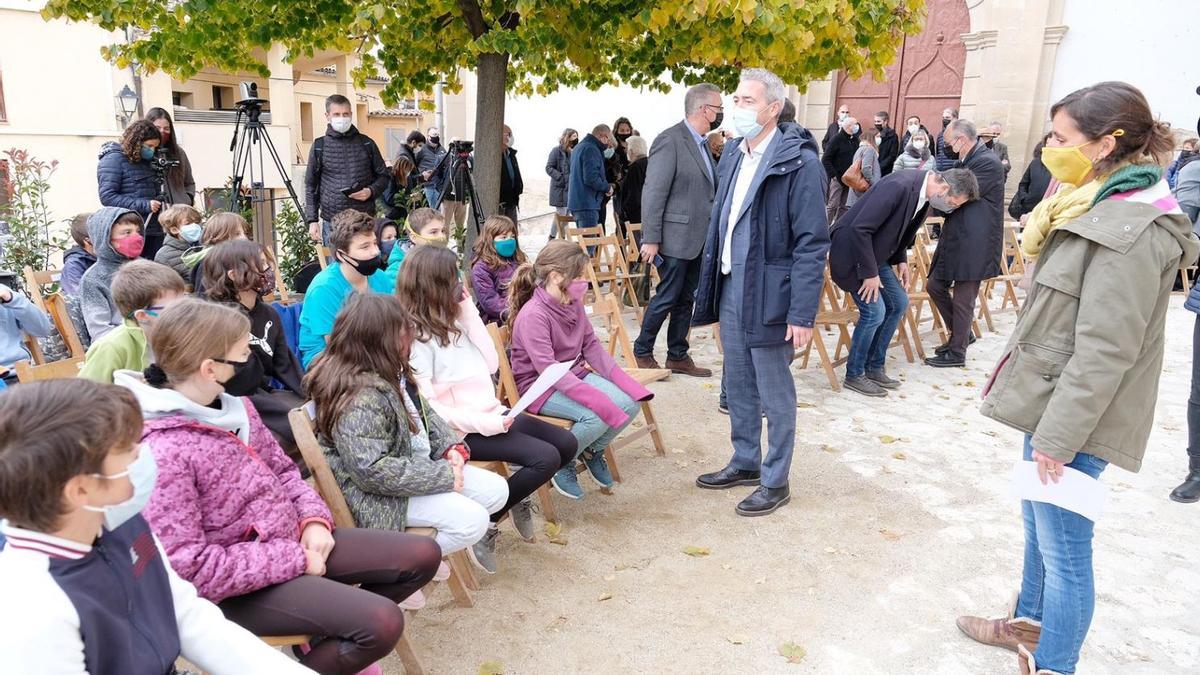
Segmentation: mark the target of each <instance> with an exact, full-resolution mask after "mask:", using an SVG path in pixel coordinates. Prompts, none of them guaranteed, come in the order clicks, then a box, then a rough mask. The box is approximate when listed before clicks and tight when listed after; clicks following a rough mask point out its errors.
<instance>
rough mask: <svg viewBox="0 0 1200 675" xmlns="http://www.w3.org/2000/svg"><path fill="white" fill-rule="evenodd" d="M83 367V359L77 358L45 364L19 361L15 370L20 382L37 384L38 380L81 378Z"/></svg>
mask: <svg viewBox="0 0 1200 675" xmlns="http://www.w3.org/2000/svg"><path fill="white" fill-rule="evenodd" d="M82 366H83V357H82V356H76V357H72V358H69V359H63V360H61V361H51V362H50V363H45V364H40V365H38V364H33V363H30V362H29V361H17V362H16V363H15V364H13V370H15V371H16V373H17V380H18V381H20V382H36V381H38V380H63V379H67V378H70V377H79V369H80V368H81V367H82Z"/></svg>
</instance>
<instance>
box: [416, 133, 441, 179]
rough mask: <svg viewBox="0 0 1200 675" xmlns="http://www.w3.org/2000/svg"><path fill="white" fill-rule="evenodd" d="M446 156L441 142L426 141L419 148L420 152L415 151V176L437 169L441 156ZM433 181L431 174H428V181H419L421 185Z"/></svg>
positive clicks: (418, 176)
mask: <svg viewBox="0 0 1200 675" xmlns="http://www.w3.org/2000/svg"><path fill="white" fill-rule="evenodd" d="M445 156H446V148H445V147H443V146H442V144H441V143H438V144H437V145H434V144H433V143H426V144H425V147H423V148H421V152H418V153H417V157H416V161H415V162H413V164H415V165H416V167H417V178H418V179H419V178H420V176H421V174H423V173H425V172H426V171H433V170H434V169H437V166H438V164H440V163H441V162H442V158H443V157H445ZM432 182H433V174H432V173H431V174H429V180H428V181H424V180H422V181H421V184H422V185H427V184H430V183H432Z"/></svg>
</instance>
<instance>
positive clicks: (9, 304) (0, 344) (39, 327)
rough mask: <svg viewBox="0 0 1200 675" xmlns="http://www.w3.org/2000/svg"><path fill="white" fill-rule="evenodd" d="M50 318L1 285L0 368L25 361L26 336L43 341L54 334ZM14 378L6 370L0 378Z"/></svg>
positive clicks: (10, 372) (26, 354) (21, 296)
mask: <svg viewBox="0 0 1200 675" xmlns="http://www.w3.org/2000/svg"><path fill="white" fill-rule="evenodd" d="M53 330H54V327H53V326H51V325H50V317H48V316H46V313H45V312H43V311H42V310H40V309H38V306H37V305H35V304H33V302H32V301H31V300H30V299H29V298H27V297H25V296H24V295H23V294H21V293H19V292H17V291H14V290H13V289H11V288H9V287H8V286H5V285H4V284H0V366H5V367H11V366H12V364H14V363H16V362H17V361H28V360H29V359H30V354H29V350H28V349H27V348H26V346H25V334H26V333H28V334H30V335H32V336H34V337H46V336H47V335H49V334H50V333H51V332H53ZM16 376H17V374H16V373H15V372H13V371H12V370H8V371H7V372H6V373H5V374H4V375H2V377H4V378H5V379H9V380H14V381H15V380H16Z"/></svg>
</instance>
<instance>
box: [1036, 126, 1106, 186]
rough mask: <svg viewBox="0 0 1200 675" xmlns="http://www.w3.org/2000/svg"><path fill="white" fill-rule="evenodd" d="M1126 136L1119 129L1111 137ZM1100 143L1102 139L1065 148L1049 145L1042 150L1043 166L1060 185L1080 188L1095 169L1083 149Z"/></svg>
mask: <svg viewBox="0 0 1200 675" xmlns="http://www.w3.org/2000/svg"><path fill="white" fill-rule="evenodd" d="M1124 134H1125V131H1124V130H1122V129H1117V130H1116V131H1114V132H1112V134H1111V135H1112V136H1114V137H1119V136H1123V135H1124ZM1099 142H1100V139H1096V140H1094V141H1091V142H1089V143H1083V144H1081V145H1072V146H1070V147H1064V148H1055V147H1051V146H1049V145H1047V146H1046V147H1044V148H1042V164H1044V165H1045V166H1046V170H1047V171H1049V172H1050V175H1051V176H1054V177H1055V178H1056V179H1057V180H1058V181H1059V182H1060V183H1069V184H1071V185H1074V186H1076V187H1078V186H1079V185H1080V184H1082V183H1083V181H1084V179H1085V178H1087V175H1088V174H1089V173H1091V172H1092V169H1093V168H1094V167H1095V164H1094V162H1093V160H1091V159H1090V158H1089V157H1088V156H1087V155H1085V154H1083V148H1086V147H1087V146H1089V145H1093V144H1095V143H1099Z"/></svg>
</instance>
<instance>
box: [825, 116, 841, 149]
mask: <svg viewBox="0 0 1200 675" xmlns="http://www.w3.org/2000/svg"><path fill="white" fill-rule="evenodd" d="M841 130H842V123H841V122H839V121H838V120H834V121H832V122H830V123H829V128H828V129H826V130H825V136H824V137H823V138H822V139H821V154H822V155H823V154H825V148H827V147H829V141H830V139H832V138H833V137H834V136H836V135H837V133H838V132H839V131H841Z"/></svg>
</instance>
